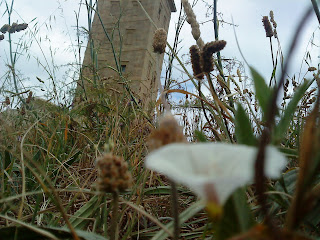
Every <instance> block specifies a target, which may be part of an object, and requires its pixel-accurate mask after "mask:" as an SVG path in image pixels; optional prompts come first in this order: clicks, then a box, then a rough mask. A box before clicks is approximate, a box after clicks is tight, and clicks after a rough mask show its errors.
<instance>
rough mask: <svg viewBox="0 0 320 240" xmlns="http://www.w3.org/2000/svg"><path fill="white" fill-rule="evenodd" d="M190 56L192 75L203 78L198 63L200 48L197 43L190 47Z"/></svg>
mask: <svg viewBox="0 0 320 240" xmlns="http://www.w3.org/2000/svg"><path fill="white" fill-rule="evenodd" d="M190 57H191V63H192V69H193V75H194V76H195V77H196V78H197V79H198V80H200V79H203V72H202V68H201V64H200V50H199V48H198V46H197V45H193V46H191V47H190Z"/></svg>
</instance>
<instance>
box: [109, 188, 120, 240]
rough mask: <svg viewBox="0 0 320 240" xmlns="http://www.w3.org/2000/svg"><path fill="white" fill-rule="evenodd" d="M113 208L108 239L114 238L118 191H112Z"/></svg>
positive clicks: (112, 239)
mask: <svg viewBox="0 0 320 240" xmlns="http://www.w3.org/2000/svg"><path fill="white" fill-rule="evenodd" d="M112 196H113V203H112V205H113V210H112V220H111V226H110V240H116V239H117V238H116V232H117V223H118V208H119V193H118V192H114V193H113V195H112Z"/></svg>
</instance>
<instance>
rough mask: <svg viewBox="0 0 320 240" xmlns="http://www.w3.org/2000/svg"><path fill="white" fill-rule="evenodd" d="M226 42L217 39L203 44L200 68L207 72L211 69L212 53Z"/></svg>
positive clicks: (217, 50) (220, 48)
mask: <svg viewBox="0 0 320 240" xmlns="http://www.w3.org/2000/svg"><path fill="white" fill-rule="evenodd" d="M226 44H227V42H226V41H224V40H218V41H214V42H209V43H207V44H205V45H204V47H203V49H202V52H201V57H202V70H203V71H204V72H206V73H209V72H211V71H212V70H213V58H212V54H214V53H216V52H219V51H221V50H222V49H224V47H225V46H226Z"/></svg>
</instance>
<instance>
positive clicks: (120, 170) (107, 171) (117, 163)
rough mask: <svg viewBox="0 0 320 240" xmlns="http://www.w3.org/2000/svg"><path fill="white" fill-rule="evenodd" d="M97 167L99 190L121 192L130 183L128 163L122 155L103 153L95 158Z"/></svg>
mask: <svg viewBox="0 0 320 240" xmlns="http://www.w3.org/2000/svg"><path fill="white" fill-rule="evenodd" d="M97 168H98V172H99V178H98V187H99V189H100V190H101V191H104V192H108V193H114V192H121V191H124V190H126V189H127V188H129V187H130V186H131V184H132V176H131V174H130V172H129V171H128V164H127V163H126V162H125V161H124V159H123V158H122V157H119V156H115V155H112V154H105V155H103V156H102V157H101V158H99V159H98V160H97Z"/></svg>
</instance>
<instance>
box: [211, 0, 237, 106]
mask: <svg viewBox="0 0 320 240" xmlns="http://www.w3.org/2000/svg"><path fill="white" fill-rule="evenodd" d="M217 2H218V0H213V24H214V37H215V40H216V41H217V40H219V29H218V18H217ZM217 59H218V64H217V63H216V61H214V63H215V65H216V66H219V67H218V70H219V72H220V75H221V77H222V78H223V80H224V82H226V78H225V76H224V73H223V67H222V61H221V54H220V52H217ZM225 91H226V93H227V94H231V91H230V90H229V89H226V88H225ZM228 99H229V104H230V107H232V108H233V107H234V104H233V99H232V96H230V97H229V98H228Z"/></svg>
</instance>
